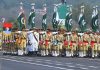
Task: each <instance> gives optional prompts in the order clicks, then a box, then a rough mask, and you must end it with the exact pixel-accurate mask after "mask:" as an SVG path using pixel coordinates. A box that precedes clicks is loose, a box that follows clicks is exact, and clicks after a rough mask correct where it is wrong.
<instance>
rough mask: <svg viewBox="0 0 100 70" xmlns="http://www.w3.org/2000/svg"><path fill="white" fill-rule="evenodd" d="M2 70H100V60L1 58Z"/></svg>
mask: <svg viewBox="0 0 100 70" xmlns="http://www.w3.org/2000/svg"><path fill="white" fill-rule="evenodd" d="M0 64H1V69H0V70H100V59H90V58H65V57H64V58H63V57H26V56H24V57H21V56H2V57H0Z"/></svg>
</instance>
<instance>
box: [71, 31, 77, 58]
mask: <svg viewBox="0 0 100 70" xmlns="http://www.w3.org/2000/svg"><path fill="white" fill-rule="evenodd" d="M77 41H78V37H77V34H76V32H73V33H72V35H71V43H70V46H71V56H72V57H73V56H74V55H76V52H77Z"/></svg>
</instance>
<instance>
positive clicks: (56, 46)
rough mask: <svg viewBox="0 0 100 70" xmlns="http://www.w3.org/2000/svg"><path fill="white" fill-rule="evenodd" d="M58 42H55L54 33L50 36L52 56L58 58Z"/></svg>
mask: <svg viewBox="0 0 100 70" xmlns="http://www.w3.org/2000/svg"><path fill="white" fill-rule="evenodd" d="M57 51H58V41H57V34H56V33H55V32H54V33H53V36H52V56H58V54H57Z"/></svg>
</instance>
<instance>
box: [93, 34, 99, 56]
mask: <svg viewBox="0 0 100 70" xmlns="http://www.w3.org/2000/svg"><path fill="white" fill-rule="evenodd" d="M94 38H95V45H94V56H95V57H97V55H98V53H97V49H98V35H97V33H95V34H94Z"/></svg>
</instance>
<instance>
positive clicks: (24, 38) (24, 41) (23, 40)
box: [21, 30, 28, 53]
mask: <svg viewBox="0 0 100 70" xmlns="http://www.w3.org/2000/svg"><path fill="white" fill-rule="evenodd" d="M27 31H28V30H23V31H22V42H21V45H22V47H23V52H24V53H26V42H27V38H26V37H27Z"/></svg>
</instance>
